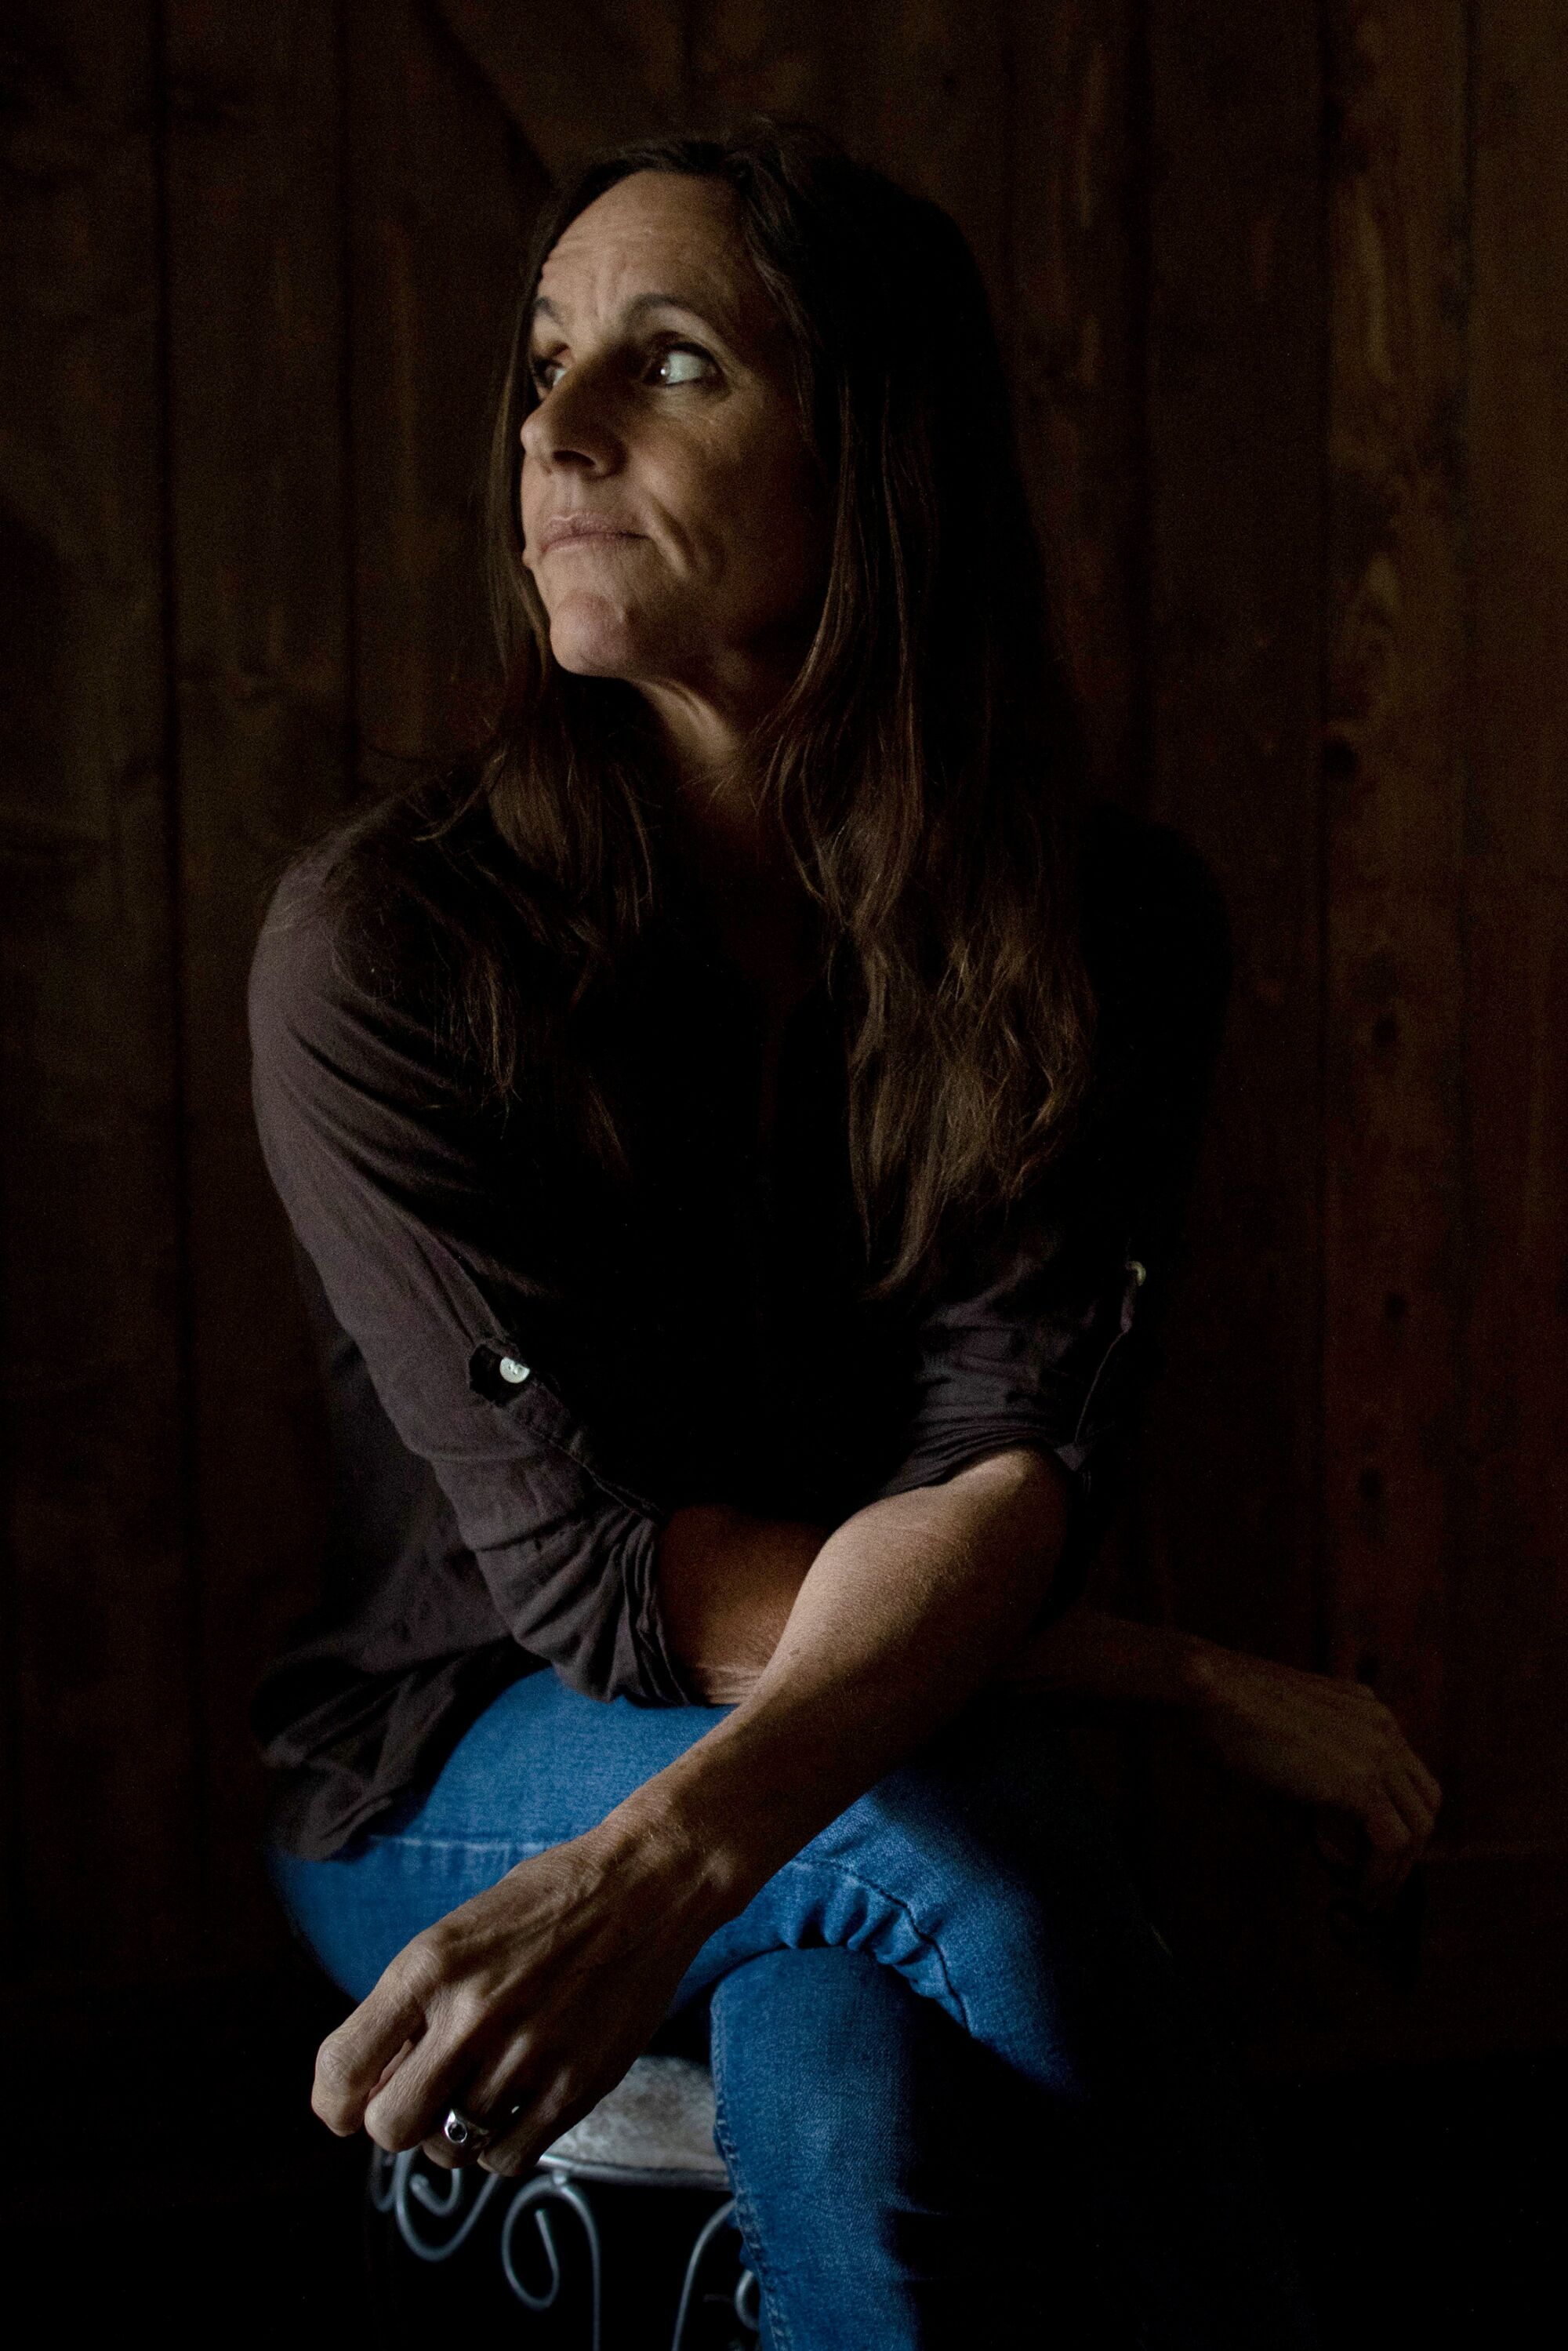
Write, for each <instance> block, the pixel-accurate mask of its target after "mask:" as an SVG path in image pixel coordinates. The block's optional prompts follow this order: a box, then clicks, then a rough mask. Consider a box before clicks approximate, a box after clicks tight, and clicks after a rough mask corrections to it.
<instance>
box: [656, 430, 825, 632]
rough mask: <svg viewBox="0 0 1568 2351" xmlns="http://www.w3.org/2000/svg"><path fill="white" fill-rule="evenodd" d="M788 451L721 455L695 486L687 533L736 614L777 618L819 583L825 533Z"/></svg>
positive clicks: (795, 454)
mask: <svg viewBox="0 0 1568 2351" xmlns="http://www.w3.org/2000/svg"><path fill="white" fill-rule="evenodd" d="M814 491H815V486H814V483H813V481H812V479H811V477H810V473H809V469H808V466H807V464H806V461H805V459H804V457H803V455H802V454H801V453H800V450H799V449H798V448H796V447H794V446H790V447H788V448H785V449H779V448H778V447H777V446H764V447H761V448H758V449H756V450H753V451H751V452H749V453H741V454H737V453H734V452H730V451H727V452H726V453H725V454H724V457H723V459H722V461H721V462H719V463H716V464H715V465H711V466H709V467H707V468H705V469H704V471H703V473H702V475H701V476H700V477H699V478H698V479H697V480H695V481H694V483H693V488H692V500H691V506H690V507H689V509H688V512H689V525H688V529H687V533H686V537H687V541H688V544H689V546H690V549H691V551H692V555H693V557H694V559H695V562H696V564H697V566H698V568H700V570H701V572H702V573H703V574H704V576H705V577H706V580H708V582H709V583H710V585H711V586H712V587H713V588H714V589H715V590H717V591H718V592H719V593H720V594H721V595H722V597H723V601H725V602H726V603H727V605H731V606H733V607H734V608H735V609H736V610H737V613H738V612H740V611H747V612H752V613H755V614H756V615H757V617H758V618H759V619H768V620H772V619H777V618H779V617H782V616H783V614H784V613H786V612H788V611H794V610H795V609H796V608H797V607H798V606H799V605H800V601H801V600H802V598H803V597H804V596H806V595H807V594H809V593H810V591H811V590H813V589H814V588H815V587H816V586H817V584H818V583H819V581H820V580H821V575H822V572H823V569H824V568H825V565H826V560H827V549H828V529H827V524H826V520H825V518H824V517H822V516H821V514H820V513H819V511H818V504H817V500H816V497H815V495H814Z"/></svg>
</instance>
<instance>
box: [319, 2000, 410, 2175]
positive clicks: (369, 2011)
mask: <svg viewBox="0 0 1568 2351" xmlns="http://www.w3.org/2000/svg"><path fill="white" fill-rule="evenodd" d="M392 1964H393V1966H394V1967H395V1966H396V1964H397V1962H396V1961H395V1960H394V1961H393V1963H392ZM391 1974H392V1969H390V1968H389V1969H388V1970H387V1972H386V1974H385V1975H383V1976H382V1979H381V1981H380V1982H379V1983H378V1984H377V1985H376V1987H375V1989H374V1991H371V1993H370V1994H369V1995H368V1996H367V1997H366V1998H365V1999H364V2000H362V2001H361V2002H360V2005H359V2007H358V2008H357V2009H355V2011H354V2012H353V2014H352V2015H351V2016H350V2017H346V2018H345V2019H344V2021H343V2022H342V2023H341V2024H340V2025H339V2027H338V2029H337V2031H336V2032H329V2034H328V2035H327V2038H326V2040H325V2041H323V2043H321V2046H320V2048H319V2050H318V2051H317V2053H316V2079H315V2083H314V2085H313V2086H312V2088H311V2092H310V2104H311V2105H312V2106H313V2107H314V2109H315V2111H316V2113H317V2114H318V2115H319V2116H320V2117H321V2120H322V2121H323V2122H324V2123H325V2124H326V2126H327V2127H328V2129H329V2131H335V2132H336V2133H337V2135H338V2137H340V2138H347V2137H349V2135H350V2132H353V2131H357V2130H358V2129H359V2127H360V2125H361V2123H362V2122H363V2120H364V2118H365V2108H366V2106H367V2105H369V2104H370V2101H371V2098H373V2097H374V2096H376V2095H378V2093H379V2092H380V2091H381V2090H382V2085H384V2084H388V2083H390V2082H392V2081H393V2080H395V2079H396V2077H397V2075H398V2074H399V2073H401V2072H402V2067H403V2066H404V2065H405V2064H407V2063H408V2060H409V2056H410V2054H411V2053H412V2052H413V2049H414V2048H415V2047H417V2045H418V2043H419V2040H420V2037H421V2035H422V2034H423V2031H424V2011H423V2003H422V2001H420V2000H419V1999H418V1998H417V1997H416V1995H415V1992H414V1991H413V1987H412V1986H406V1987H405V1986H404V1985H403V1984H402V1982H401V1981H400V1982H395V1983H392V1984H391V1985H389V1983H388V1980H387V1979H388V1977H389V1976H390V1975H391Z"/></svg>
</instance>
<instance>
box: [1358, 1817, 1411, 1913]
mask: <svg viewBox="0 0 1568 2351" xmlns="http://www.w3.org/2000/svg"><path fill="white" fill-rule="evenodd" d="M1362 1820H1363V1824H1364V1828H1365V1830H1366V1838H1367V1844H1368V1845H1369V1847H1370V1852H1369V1853H1368V1855H1367V1858H1366V1860H1365V1861H1364V1863H1363V1865H1362V1874H1361V1883H1362V1891H1363V1894H1364V1896H1365V1898H1366V1899H1367V1900H1368V1901H1370V1902H1389V1901H1392V1900H1393V1898H1394V1896H1395V1895H1396V1893H1397V1892H1398V1890H1399V1887H1400V1886H1401V1885H1402V1884H1403V1882H1404V1880H1405V1877H1406V1875H1407V1873H1408V1871H1409V1869H1410V1866H1411V1865H1412V1863H1413V1862H1414V1861H1415V1859H1416V1855H1417V1853H1418V1852H1419V1851H1420V1846H1419V1844H1417V1842H1416V1836H1415V1834H1414V1833H1413V1831H1412V1829H1411V1827H1410V1824H1409V1823H1408V1822H1407V1821H1406V1818H1405V1815H1404V1813H1402V1812H1401V1811H1400V1810H1399V1807H1398V1806H1397V1804H1396V1803H1395V1802H1394V1800H1393V1798H1392V1797H1391V1796H1390V1795H1389V1794H1387V1792H1385V1791H1384V1790H1381V1789H1380V1790H1379V1791H1378V1792H1376V1793H1375V1795H1374V1796H1373V1797H1372V1798H1371V1800H1370V1801H1369V1802H1368V1803H1367V1805H1366V1808H1365V1810H1364V1813H1363V1814H1362Z"/></svg>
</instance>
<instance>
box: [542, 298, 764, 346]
mask: <svg viewBox="0 0 1568 2351" xmlns="http://www.w3.org/2000/svg"><path fill="white" fill-rule="evenodd" d="M646 310H684V311H685V315H686V317H687V318H688V319H701V320H702V323H703V325H704V326H705V327H708V328H710V329H712V330H713V332H714V333H716V334H721V335H723V336H724V337H725V338H726V340H727V341H733V340H734V337H733V335H731V333H730V331H729V329H727V328H726V327H725V326H723V325H722V324H721V323H720V321H719V320H718V319H714V318H712V317H710V316H709V314H708V312H707V311H706V310H699V309H698V308H696V306H695V303H691V302H683V301H682V299H681V298H680V296H679V295H678V294H634V295H633V296H632V299H631V300H630V302H628V303H627V304H626V305H625V307H624V308H623V309H622V313H621V316H622V319H638V318H641V317H642V316H643V312H644V311H646ZM535 319H553V320H554V321H555V323H556V325H557V326H558V327H564V326H565V324H566V321H565V319H563V318H562V317H561V314H560V312H559V309H558V308H556V306H555V304H554V303H553V302H552V301H551V300H550V298H549V295H548V294H540V295H538V296H537V297H536V298H535V301H534V307H533V308H532V310H531V311H530V312H529V313H528V331H529V333H530V335H531V334H532V332H533V324H534V320H535Z"/></svg>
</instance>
